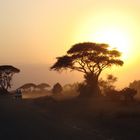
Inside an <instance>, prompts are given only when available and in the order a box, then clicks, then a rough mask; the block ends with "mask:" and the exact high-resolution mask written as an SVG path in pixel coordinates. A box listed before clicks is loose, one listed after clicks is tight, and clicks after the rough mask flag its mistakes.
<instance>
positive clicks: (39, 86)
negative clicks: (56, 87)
mask: <svg viewBox="0 0 140 140" xmlns="http://www.w3.org/2000/svg"><path fill="white" fill-rule="evenodd" d="M47 87H50V85H49V84H47V83H41V84H39V85H37V88H39V89H40V90H45V88H47Z"/></svg>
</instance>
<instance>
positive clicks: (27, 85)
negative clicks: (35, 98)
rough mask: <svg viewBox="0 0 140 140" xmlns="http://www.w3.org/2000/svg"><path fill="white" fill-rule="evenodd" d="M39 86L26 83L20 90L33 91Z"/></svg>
mask: <svg viewBox="0 0 140 140" xmlns="http://www.w3.org/2000/svg"><path fill="white" fill-rule="evenodd" d="M36 87H37V86H36V84H34V83H26V84H24V85H22V86H21V87H20V88H19V89H21V90H23V91H26V90H27V91H31V88H33V89H35V88H36Z"/></svg>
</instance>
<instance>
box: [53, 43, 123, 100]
mask: <svg viewBox="0 0 140 140" xmlns="http://www.w3.org/2000/svg"><path fill="white" fill-rule="evenodd" d="M108 47H109V45H108V44H100V43H91V42H85V43H79V44H75V45H73V46H72V47H71V48H70V49H69V50H68V51H67V54H66V55H64V56H61V57H57V61H56V63H55V64H54V65H53V66H52V67H51V69H53V70H56V71H60V70H65V69H70V70H76V71H79V72H82V73H83V74H84V78H85V81H84V82H85V84H84V89H86V91H87V92H88V93H87V92H81V93H82V94H83V95H82V96H83V97H84V96H85V97H86V96H88V97H92V96H99V95H100V88H99V83H98V79H99V76H100V74H101V72H102V71H103V70H104V69H106V68H108V67H111V66H112V65H118V66H122V65H123V61H122V60H120V59H119V57H120V56H121V54H120V52H119V51H117V50H109V49H108ZM82 89H83V86H82ZM82 89H81V90H80V91H82Z"/></svg>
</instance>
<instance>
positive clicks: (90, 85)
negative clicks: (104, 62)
mask: <svg viewBox="0 0 140 140" xmlns="http://www.w3.org/2000/svg"><path fill="white" fill-rule="evenodd" d="M84 78H85V84H84V85H83V86H82V87H81V89H80V97H87V98H92V97H99V96H100V95H101V92H100V88H99V85H98V77H97V76H96V75H93V74H91V73H88V74H86V75H85V76H84Z"/></svg>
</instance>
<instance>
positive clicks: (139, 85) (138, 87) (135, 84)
mask: <svg viewBox="0 0 140 140" xmlns="http://www.w3.org/2000/svg"><path fill="white" fill-rule="evenodd" d="M129 88H132V89H135V90H137V92H138V94H137V97H140V80H135V81H133V82H131V83H130V84H129Z"/></svg>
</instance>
